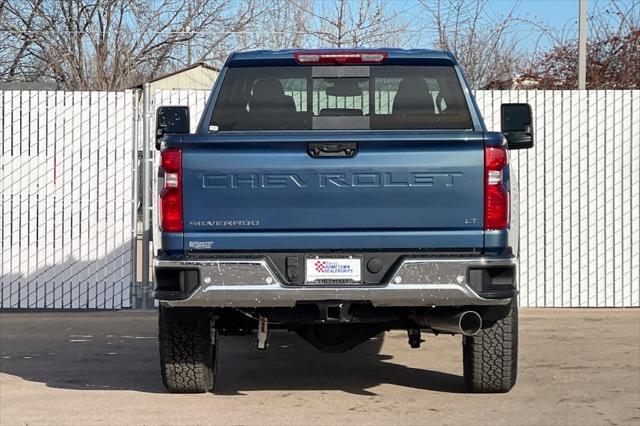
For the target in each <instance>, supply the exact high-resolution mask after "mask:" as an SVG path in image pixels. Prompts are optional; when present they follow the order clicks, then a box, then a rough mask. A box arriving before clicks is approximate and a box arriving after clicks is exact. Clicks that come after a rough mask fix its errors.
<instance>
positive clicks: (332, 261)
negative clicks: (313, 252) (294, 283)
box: [305, 257, 362, 284]
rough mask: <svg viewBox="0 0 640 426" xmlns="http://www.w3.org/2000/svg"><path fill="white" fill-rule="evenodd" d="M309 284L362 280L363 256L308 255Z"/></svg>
mask: <svg viewBox="0 0 640 426" xmlns="http://www.w3.org/2000/svg"><path fill="white" fill-rule="evenodd" d="M305 271H306V272H305V278H306V279H305V282H306V283H307V284H354V283H359V282H361V281H362V258H359V257H307V259H306V264H305Z"/></svg>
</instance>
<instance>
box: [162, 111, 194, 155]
mask: <svg viewBox="0 0 640 426" xmlns="http://www.w3.org/2000/svg"><path fill="white" fill-rule="evenodd" d="M167 133H189V107H186V106H161V107H158V110H157V112H156V149H160V141H161V140H162V138H163V136H164V135H165V134H167Z"/></svg>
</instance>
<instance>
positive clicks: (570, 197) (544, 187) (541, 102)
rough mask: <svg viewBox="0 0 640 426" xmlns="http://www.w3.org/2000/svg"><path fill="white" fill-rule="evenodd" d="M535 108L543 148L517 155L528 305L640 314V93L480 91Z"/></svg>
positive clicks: (492, 112) (496, 120)
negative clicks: (627, 309) (620, 309)
mask: <svg viewBox="0 0 640 426" xmlns="http://www.w3.org/2000/svg"><path fill="white" fill-rule="evenodd" d="M476 98H477V101H478V104H479V107H480V109H481V111H482V113H483V115H484V117H485V120H486V123H487V127H488V128H489V130H500V104H502V103H508V102H527V103H529V104H530V105H531V107H532V109H533V114H534V131H535V143H536V145H535V148H533V149H530V150H522V151H512V154H511V161H512V163H513V164H515V166H516V168H517V171H518V176H519V180H520V244H521V250H520V304H521V305H522V306H540V307H610V306H611V307H628V306H640V292H639V289H640V284H639V282H640V193H639V192H640V90H607V91H604V90H603V91H600V90H595V91H578V90H567V91H533V90H532V91H524V90H513V91H480V92H478V93H477V94H476Z"/></svg>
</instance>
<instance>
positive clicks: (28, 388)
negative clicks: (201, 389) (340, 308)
mask: <svg viewBox="0 0 640 426" xmlns="http://www.w3.org/2000/svg"><path fill="white" fill-rule="evenodd" d="M520 318H521V319H520V358H519V361H520V369H519V375H518V383H517V384H516V387H515V388H514V389H513V390H512V391H511V392H510V393H508V394H502V395H476V394H469V393H466V391H465V389H464V386H463V382H462V376H461V375H462V353H461V341H460V337H452V336H442V335H441V336H438V337H434V336H430V335H426V336H425V339H426V342H425V343H424V344H423V346H422V348H420V349H410V348H409V346H408V344H407V339H406V334H405V333H403V332H399V331H396V332H392V333H386V334H385V335H384V336H383V337H380V338H378V339H374V340H371V341H369V342H368V343H366V344H364V345H363V346H361V347H359V348H358V349H356V350H354V351H351V352H348V353H344V354H323V353H320V352H318V351H317V350H316V349H314V348H313V347H311V346H310V345H308V344H307V343H305V342H304V341H302V340H301V339H299V338H298V337H297V336H296V335H294V334H292V333H286V332H278V333H273V335H272V339H271V346H270V348H269V350H267V351H257V350H255V341H254V339H253V337H252V336H243V337H223V340H222V346H221V350H220V364H219V372H218V374H219V377H218V381H217V384H216V389H215V392H214V393H211V394H201V395H174V394H168V393H166V392H165V390H164V388H163V386H162V382H161V380H160V373H159V365H158V354H157V344H158V341H157V337H156V326H157V318H156V313H155V312H150V311H147V312H132V311H128V312H125V311H123V312H77V313H43V312H41V313H37V312H34V313H3V314H0V424H2V425H13V424H20V425H24V424H29V425H34V424H56V425H59V424H64V425H66V424H77V425H93V424H96V425H98V424H108V425H110V424H149V425H165V424H166V425H169V424H171V425H178V424H278V425H282V424H287V425H297V424H304V425H312V424H322V425H325V424H350V425H358V424H402V425H407V424H430V425H434V424H447V425H458V424H460V425H469V424H473V425H482V424H487V425H553V424H556V425H616V424H625V425H635V426H638V425H640V310H638V309H627V310H603V309H599V310H570V309H567V310H553V309H544V310H543V309H539V310H536V309H522V310H521V317H520Z"/></svg>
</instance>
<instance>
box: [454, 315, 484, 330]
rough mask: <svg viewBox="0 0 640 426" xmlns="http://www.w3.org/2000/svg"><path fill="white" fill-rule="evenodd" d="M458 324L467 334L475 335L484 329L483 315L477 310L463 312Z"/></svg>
mask: <svg viewBox="0 0 640 426" xmlns="http://www.w3.org/2000/svg"><path fill="white" fill-rule="evenodd" d="M458 326H459V327H460V331H461V332H462V334H464V335H465V336H475V335H476V334H478V332H480V330H481V329H482V317H481V316H480V314H479V313H477V312H475V311H465V312H462V313H461V314H460V320H459V321H458Z"/></svg>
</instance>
